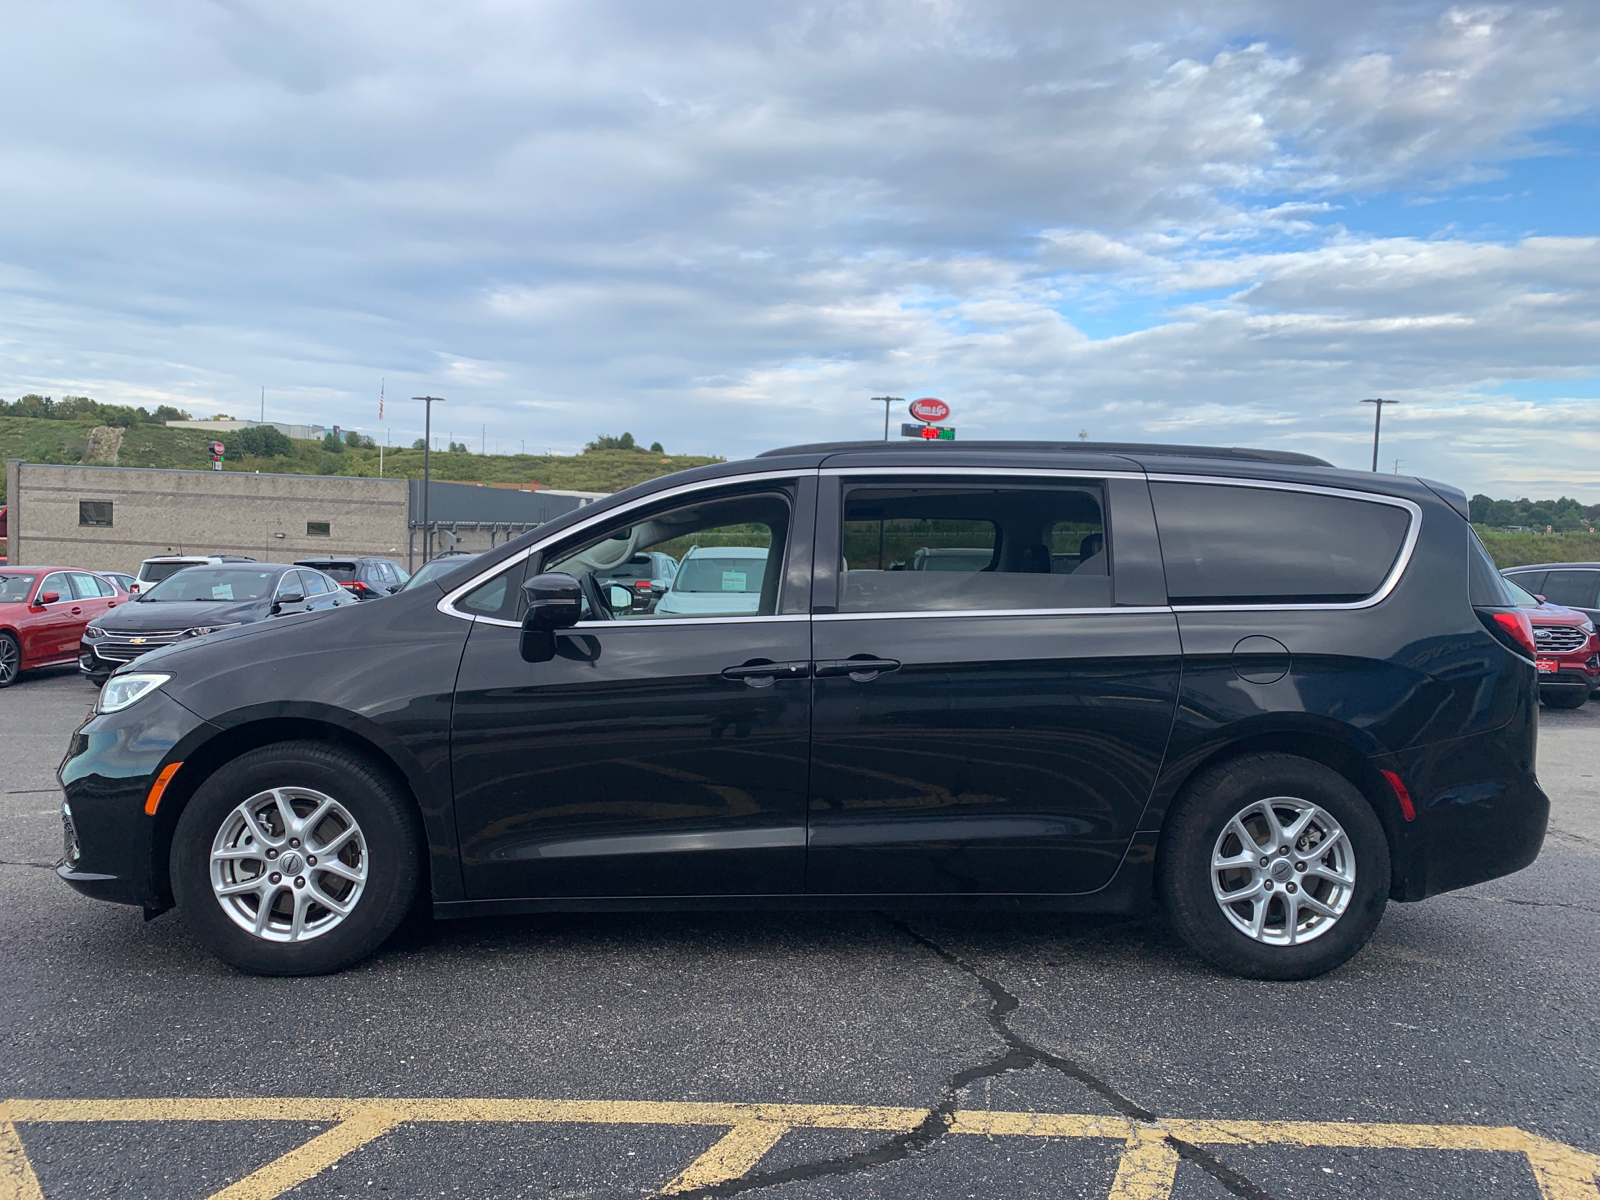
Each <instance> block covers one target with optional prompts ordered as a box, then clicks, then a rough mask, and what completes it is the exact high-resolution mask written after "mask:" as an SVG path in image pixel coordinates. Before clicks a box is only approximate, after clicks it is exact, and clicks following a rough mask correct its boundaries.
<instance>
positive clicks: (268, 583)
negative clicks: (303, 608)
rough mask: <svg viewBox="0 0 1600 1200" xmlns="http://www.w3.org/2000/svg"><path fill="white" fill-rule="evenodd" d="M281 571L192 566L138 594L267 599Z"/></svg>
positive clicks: (170, 598)
mask: <svg viewBox="0 0 1600 1200" xmlns="http://www.w3.org/2000/svg"><path fill="white" fill-rule="evenodd" d="M279 574H281V572H278V571H241V570H239V569H238V568H237V567H233V568H220V567H189V568H188V569H186V570H183V571H179V572H178V573H177V574H176V575H174V576H172V577H171V578H169V579H164V580H162V581H161V582H160V583H158V584H156V586H155V587H153V588H151V589H150V590H149V591H148V592H145V593H144V594H143V595H142V596H140V597H139V603H140V604H160V603H163V602H168V603H172V602H188V603H193V602H195V601H197V600H216V601H221V602H224V603H232V602H237V601H240V600H265V599H266V598H267V597H268V596H270V595H272V588H273V585H274V584H276V583H277V582H278V576H279Z"/></svg>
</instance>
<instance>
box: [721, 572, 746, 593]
mask: <svg viewBox="0 0 1600 1200" xmlns="http://www.w3.org/2000/svg"><path fill="white" fill-rule="evenodd" d="M747 578H748V576H747V575H746V574H745V573H744V572H743V571H724V572H723V573H722V590H723V591H725V592H742V591H744V581H745V580H746V579H747Z"/></svg>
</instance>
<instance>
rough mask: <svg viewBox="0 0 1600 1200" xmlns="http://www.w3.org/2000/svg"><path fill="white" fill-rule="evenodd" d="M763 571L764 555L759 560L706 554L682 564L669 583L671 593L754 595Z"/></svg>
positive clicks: (764, 569)
mask: <svg viewBox="0 0 1600 1200" xmlns="http://www.w3.org/2000/svg"><path fill="white" fill-rule="evenodd" d="M766 571H767V554H766V551H764V550H763V551H762V552H761V557H760V558H734V557H732V556H729V557H727V558H723V557H721V556H719V555H714V554H707V555H705V556H704V557H701V556H699V555H695V556H694V557H693V558H688V559H685V560H684V563H683V566H682V567H680V568H679V570H678V577H677V578H676V579H674V580H673V581H672V590H673V591H675V592H756V593H759V592H760V591H761V577H762V576H763V575H765V574H766Z"/></svg>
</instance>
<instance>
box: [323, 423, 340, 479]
mask: <svg viewBox="0 0 1600 1200" xmlns="http://www.w3.org/2000/svg"><path fill="white" fill-rule="evenodd" d="M322 448H323V449H324V450H326V451H327V452H328V453H329V454H343V453H344V443H343V442H341V441H340V440H339V435H338V434H337V433H335V432H334V431H333V430H331V429H330V430H328V432H327V433H325V434H323V435H322ZM324 474H326V472H324Z"/></svg>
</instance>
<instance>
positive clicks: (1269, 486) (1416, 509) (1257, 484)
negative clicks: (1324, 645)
mask: <svg viewBox="0 0 1600 1200" xmlns="http://www.w3.org/2000/svg"><path fill="white" fill-rule="evenodd" d="M1148 478H1149V480H1150V482H1151V483H1205V484H1220V485H1222V486H1224V487H1249V488H1261V489H1265V490H1268V491H1279V492H1310V493H1311V494H1313V495H1318V496H1333V497H1335V498H1337V499H1340V500H1363V501H1365V502H1366V503H1368V504H1387V505H1390V506H1392V507H1394V508H1402V509H1404V510H1405V511H1406V512H1408V513H1410V514H1411V521H1410V524H1409V526H1408V527H1407V529H1406V536H1405V540H1404V541H1403V542H1402V543H1401V544H1400V553H1399V554H1398V555H1396V556H1395V560H1394V565H1393V566H1392V567H1390V568H1389V574H1388V575H1387V576H1385V577H1384V580H1383V582H1382V583H1381V584H1380V585H1379V586H1378V590H1377V591H1375V592H1373V593H1372V595H1370V596H1368V597H1366V599H1364V600H1349V601H1343V602H1340V603H1333V604H1303V603H1301V604H1297V603H1293V602H1288V603H1284V604H1274V603H1271V602H1270V601H1265V602H1262V603H1257V604H1174V605H1173V606H1172V611H1173V612H1176V613H1202V612H1341V611H1343V612H1351V611H1354V610H1356V609H1362V608H1371V607H1373V606H1374V605H1377V604H1382V603H1383V602H1384V601H1385V600H1386V599H1388V597H1389V593H1390V592H1392V591H1394V589H1395V588H1396V587H1398V586H1399V584H1400V580H1401V578H1402V577H1403V576H1404V575H1405V573H1406V568H1407V567H1409V566H1410V565H1411V556H1412V554H1413V553H1414V552H1415V551H1416V548H1417V539H1418V538H1420V537H1421V536H1422V506H1421V505H1419V504H1417V503H1416V502H1415V501H1412V500H1407V499H1405V498H1404V497H1403V496H1385V495H1382V494H1380V493H1377V492H1361V491H1356V490H1355V489H1353V488H1336V487H1326V486H1322V485H1319V484H1313V483H1288V482H1285V481H1282V480H1277V479H1235V478H1233V477H1231V476H1224V475H1170V474H1160V475H1150V476H1148ZM1154 504H1155V497H1154V496H1152V497H1151V505H1152V507H1153V506H1154ZM1160 530H1161V518H1160V516H1159V515H1157V517H1156V532H1157V534H1158V535H1159V533H1160Z"/></svg>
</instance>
